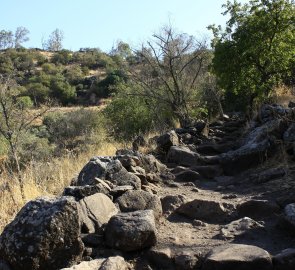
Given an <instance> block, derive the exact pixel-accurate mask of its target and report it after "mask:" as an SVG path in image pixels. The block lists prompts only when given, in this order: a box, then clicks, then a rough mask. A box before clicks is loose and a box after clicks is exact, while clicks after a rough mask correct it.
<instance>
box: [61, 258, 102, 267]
mask: <svg viewBox="0 0 295 270" xmlns="http://www.w3.org/2000/svg"><path fill="white" fill-rule="evenodd" d="M104 261H105V259H96V260H91V261H85V262H81V263H79V264H77V265H74V266H72V267H68V268H62V269H61V270H98V269H100V267H101V266H102V263H103V262H104Z"/></svg>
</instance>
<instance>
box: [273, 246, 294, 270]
mask: <svg viewBox="0 0 295 270" xmlns="http://www.w3.org/2000/svg"><path fill="white" fill-rule="evenodd" d="M272 261H273V265H274V269H275V270H291V269H295V249H294V248H288V249H285V250H283V251H281V252H280V253H279V254H277V255H275V256H274V257H273V260H272Z"/></svg>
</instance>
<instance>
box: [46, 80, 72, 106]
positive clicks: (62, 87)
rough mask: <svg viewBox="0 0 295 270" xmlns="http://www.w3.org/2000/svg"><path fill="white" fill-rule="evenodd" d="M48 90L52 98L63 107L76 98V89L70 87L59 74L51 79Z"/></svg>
mask: <svg viewBox="0 0 295 270" xmlns="http://www.w3.org/2000/svg"><path fill="white" fill-rule="evenodd" d="M50 89H51V93H52V97H54V98H56V99H57V100H58V101H60V102H61V103H62V104H63V105H66V104H69V103H74V102H75V99H76V96H77V94H76V88H75V87H73V86H71V85H70V84H69V82H67V81H66V80H65V78H64V77H63V76H62V75H61V74H57V75H55V76H52V77H51V81H50Z"/></svg>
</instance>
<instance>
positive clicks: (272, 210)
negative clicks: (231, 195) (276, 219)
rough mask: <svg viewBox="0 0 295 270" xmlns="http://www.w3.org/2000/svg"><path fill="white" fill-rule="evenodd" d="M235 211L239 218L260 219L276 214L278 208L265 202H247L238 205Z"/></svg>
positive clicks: (271, 203) (274, 204)
mask: <svg viewBox="0 0 295 270" xmlns="http://www.w3.org/2000/svg"><path fill="white" fill-rule="evenodd" d="M237 210H238V214H239V216H240V217H250V218H255V219H260V218H264V217H268V216H272V215H275V214H278V213H279V212H280V207H279V206H278V205H277V203H275V202H271V201H267V200H249V201H246V202H243V203H241V204H240V205H238V206H237Z"/></svg>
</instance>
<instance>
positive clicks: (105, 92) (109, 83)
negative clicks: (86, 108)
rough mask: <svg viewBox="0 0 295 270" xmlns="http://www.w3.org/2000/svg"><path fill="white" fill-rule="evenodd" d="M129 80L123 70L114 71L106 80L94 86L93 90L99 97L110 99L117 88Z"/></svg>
mask: <svg viewBox="0 0 295 270" xmlns="http://www.w3.org/2000/svg"><path fill="white" fill-rule="evenodd" d="M127 80H128V78H127V75H126V74H125V72H124V71H123V70H114V71H112V72H109V73H108V74H107V76H106V78H105V79H103V80H101V81H99V82H97V83H95V84H93V87H92V90H93V92H95V93H96V94H97V95H98V96H99V97H103V98H106V97H110V96H111V95H112V94H114V93H115V92H116V88H117V87H118V86H119V85H120V84H122V83H126V82H127Z"/></svg>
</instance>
